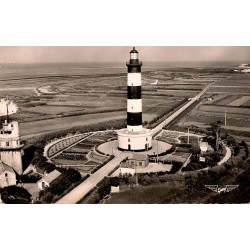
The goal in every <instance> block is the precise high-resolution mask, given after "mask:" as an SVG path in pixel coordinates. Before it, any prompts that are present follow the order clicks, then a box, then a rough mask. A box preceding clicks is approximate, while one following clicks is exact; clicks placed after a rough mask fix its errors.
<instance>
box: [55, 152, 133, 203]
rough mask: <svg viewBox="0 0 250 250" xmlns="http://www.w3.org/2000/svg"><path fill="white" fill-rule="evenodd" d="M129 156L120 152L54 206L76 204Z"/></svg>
mask: <svg viewBox="0 0 250 250" xmlns="http://www.w3.org/2000/svg"><path fill="white" fill-rule="evenodd" d="M129 154H131V153H123V152H121V153H120V155H117V156H116V157H115V158H114V159H113V160H111V161H110V162H108V163H107V164H106V165H104V166H103V167H102V168H100V169H99V170H98V171H96V172H95V173H94V174H92V175H91V176H90V177H89V178H88V179H87V180H85V181H84V182H82V183H81V184H80V185H79V186H77V187H76V188H74V189H73V190H72V191H71V192H69V193H68V194H66V195H65V196H64V197H62V198H61V199H60V200H58V201H57V202H56V204H75V203H77V202H78V201H79V200H80V199H81V198H82V197H83V196H84V195H86V194H87V193H88V192H89V190H91V189H92V188H94V187H95V186H96V185H97V184H98V183H99V182H100V181H101V180H102V179H103V178H104V177H105V176H107V175H108V174H109V173H110V172H111V171H112V170H113V169H114V168H115V167H116V166H118V165H119V164H120V162H121V161H122V160H123V159H125V158H126V157H128V156H129Z"/></svg>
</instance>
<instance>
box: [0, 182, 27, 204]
mask: <svg viewBox="0 0 250 250" xmlns="http://www.w3.org/2000/svg"><path fill="white" fill-rule="evenodd" d="M1 198H2V200H3V202H4V203H5V204H28V203H31V194H30V193H29V192H28V191H27V190H26V189H25V188H23V187H18V186H9V187H4V188H2V189H1Z"/></svg>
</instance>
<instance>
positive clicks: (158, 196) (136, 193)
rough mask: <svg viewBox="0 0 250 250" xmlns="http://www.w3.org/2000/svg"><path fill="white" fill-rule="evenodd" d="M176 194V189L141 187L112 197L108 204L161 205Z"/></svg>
mask: <svg viewBox="0 0 250 250" xmlns="http://www.w3.org/2000/svg"><path fill="white" fill-rule="evenodd" d="M174 192H176V188H175V189H174V188H170V187H167V186H164V185H158V186H149V187H139V188H135V189H130V190H126V191H123V192H120V193H119V194H114V195H112V197H111V199H109V200H108V201H107V203H108V204H160V203H163V201H164V200H165V199H166V198H167V197H168V196H169V195H171V194H172V193H174Z"/></svg>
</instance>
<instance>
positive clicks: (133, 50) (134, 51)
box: [130, 47, 138, 53]
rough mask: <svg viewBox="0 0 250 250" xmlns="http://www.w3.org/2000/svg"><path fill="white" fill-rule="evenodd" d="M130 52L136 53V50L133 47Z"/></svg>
mask: <svg viewBox="0 0 250 250" xmlns="http://www.w3.org/2000/svg"><path fill="white" fill-rule="evenodd" d="M130 53H138V51H137V50H136V49H135V47H133V49H132V50H131V51H130Z"/></svg>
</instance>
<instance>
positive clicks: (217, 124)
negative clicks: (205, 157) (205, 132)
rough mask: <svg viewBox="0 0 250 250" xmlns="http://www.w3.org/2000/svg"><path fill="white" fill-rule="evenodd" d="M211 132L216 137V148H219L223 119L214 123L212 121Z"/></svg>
mask: <svg viewBox="0 0 250 250" xmlns="http://www.w3.org/2000/svg"><path fill="white" fill-rule="evenodd" d="M210 125H211V132H212V135H213V136H214V138H215V149H216V150H218V149H219V140H220V133H221V121H217V122H214V123H211V124H210Z"/></svg>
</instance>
